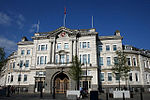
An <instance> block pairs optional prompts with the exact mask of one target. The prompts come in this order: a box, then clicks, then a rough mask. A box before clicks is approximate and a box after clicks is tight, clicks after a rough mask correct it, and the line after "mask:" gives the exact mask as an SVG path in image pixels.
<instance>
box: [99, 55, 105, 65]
mask: <svg viewBox="0 0 150 100" xmlns="http://www.w3.org/2000/svg"><path fill="white" fill-rule="evenodd" d="M99 64H100V66H102V65H104V64H103V57H100V58H99Z"/></svg>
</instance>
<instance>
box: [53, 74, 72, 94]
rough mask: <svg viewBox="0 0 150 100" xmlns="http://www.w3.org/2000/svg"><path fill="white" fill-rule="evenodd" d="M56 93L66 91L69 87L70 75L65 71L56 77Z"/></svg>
mask: <svg viewBox="0 0 150 100" xmlns="http://www.w3.org/2000/svg"><path fill="white" fill-rule="evenodd" d="M54 86H55V93H66V91H67V90H68V89H69V77H68V76H67V75H66V74H64V73H63V72H61V73H59V74H57V75H56V76H55V77H54Z"/></svg>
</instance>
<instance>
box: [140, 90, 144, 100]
mask: <svg viewBox="0 0 150 100" xmlns="http://www.w3.org/2000/svg"><path fill="white" fill-rule="evenodd" d="M140 95H141V100H143V94H142V91H141V93H140Z"/></svg>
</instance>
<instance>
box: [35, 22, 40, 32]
mask: <svg viewBox="0 0 150 100" xmlns="http://www.w3.org/2000/svg"><path fill="white" fill-rule="evenodd" d="M36 27H37V30H36V32H37V33H38V32H39V28H40V21H39V20H38V23H37V24H36Z"/></svg>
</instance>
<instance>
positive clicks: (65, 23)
mask: <svg viewBox="0 0 150 100" xmlns="http://www.w3.org/2000/svg"><path fill="white" fill-rule="evenodd" d="M65 24H66V14H65V15H64V27H65Z"/></svg>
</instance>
